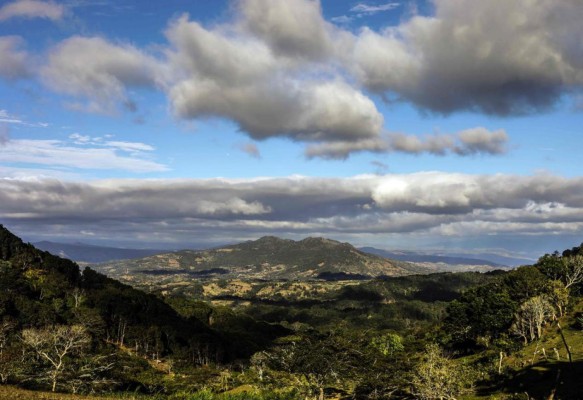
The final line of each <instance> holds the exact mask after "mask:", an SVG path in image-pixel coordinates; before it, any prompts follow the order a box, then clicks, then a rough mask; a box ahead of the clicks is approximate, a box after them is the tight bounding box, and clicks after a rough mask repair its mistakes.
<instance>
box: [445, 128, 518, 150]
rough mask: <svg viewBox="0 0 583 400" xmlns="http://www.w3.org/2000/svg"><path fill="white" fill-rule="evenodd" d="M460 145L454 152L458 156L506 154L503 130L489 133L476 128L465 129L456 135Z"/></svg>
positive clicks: (505, 136) (505, 140) (505, 137)
mask: <svg viewBox="0 0 583 400" xmlns="http://www.w3.org/2000/svg"><path fill="white" fill-rule="evenodd" d="M458 136H459V140H460V142H461V145H457V146H456V147H455V148H454V151H455V152H456V153H458V154H460V155H467V154H477V153H486V154H503V153H505V152H506V142H507V141H508V135H507V134H506V131H504V130H503V129H499V130H497V131H494V132H490V131H488V130H487V129H485V128H482V127H478V128H473V129H466V130H465V131H462V132H460V133H459V134H458Z"/></svg>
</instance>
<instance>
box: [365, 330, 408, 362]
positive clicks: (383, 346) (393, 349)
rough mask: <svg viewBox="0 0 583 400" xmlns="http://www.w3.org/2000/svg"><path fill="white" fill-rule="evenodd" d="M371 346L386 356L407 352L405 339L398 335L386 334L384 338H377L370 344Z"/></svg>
mask: <svg viewBox="0 0 583 400" xmlns="http://www.w3.org/2000/svg"><path fill="white" fill-rule="evenodd" d="M370 344H371V346H372V347H373V348H375V349H376V350H378V351H379V352H380V353H381V354H382V355H384V356H391V357H392V356H393V355H394V354H395V353H398V352H401V351H403V350H405V346H403V339H401V336H399V335H397V334H396V333H386V334H384V335H382V336H375V337H374V338H372V340H371V342H370Z"/></svg>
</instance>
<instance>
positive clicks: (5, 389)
mask: <svg viewBox="0 0 583 400" xmlns="http://www.w3.org/2000/svg"><path fill="white" fill-rule="evenodd" d="M0 399H2V400H33V399H34V400H297V399H299V397H298V396H297V395H296V394H295V392H293V391H281V392H257V391H254V390H249V388H248V387H245V388H243V389H241V390H236V389H235V390H232V391H230V392H227V393H220V394H216V393H213V392H211V391H207V390H203V391H200V392H197V393H177V394H173V395H169V396H166V395H141V394H135V393H116V394H111V395H91V396H87V395H77V394H65V393H51V392H40V391H32V390H25V389H20V388H17V387H15V386H7V385H0Z"/></svg>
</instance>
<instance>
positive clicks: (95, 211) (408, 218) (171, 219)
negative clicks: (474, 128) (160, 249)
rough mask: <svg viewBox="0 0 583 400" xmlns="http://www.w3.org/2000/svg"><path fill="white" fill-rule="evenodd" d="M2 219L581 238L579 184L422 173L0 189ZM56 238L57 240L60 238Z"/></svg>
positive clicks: (170, 239) (224, 235) (240, 230)
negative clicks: (571, 236)
mask: <svg viewBox="0 0 583 400" xmlns="http://www.w3.org/2000/svg"><path fill="white" fill-rule="evenodd" d="M0 218H1V219H2V221H6V223H7V224H9V225H10V224H14V225H17V226H22V227H24V226H29V227H30V228H31V227H32V226H33V225H34V226H35V229H38V230H39V231H38V234H39V235H42V234H43V232H46V233H47V234H49V233H50V234H51V235H53V237H59V235H62V236H63V238H69V239H73V238H75V235H77V234H78V232H80V231H92V232H94V233H95V235H96V236H95V238H94V239H102V240H115V238H120V239H121V238H123V239H124V240H126V241H129V242H132V241H133V242H136V243H138V242H140V241H144V240H145V239H144V238H145V237H147V236H148V235H150V237H149V239H147V240H146V241H147V242H148V243H153V242H156V241H157V240H161V241H162V242H161V243H168V244H172V243H181V244H182V243H185V242H190V243H192V242H197V241H199V242H200V241H203V242H204V241H207V240H208V241H212V240H214V241H215V242H222V243H224V242H229V241H236V240H238V239H240V238H241V237H246V238H248V237H259V236H261V235H265V234H275V235H283V236H288V237H290V236H291V237H301V236H308V235H324V236H331V237H335V238H344V239H345V240H356V241H358V242H360V243H363V242H364V243H366V242H367V241H368V242H371V241H372V242H378V241H380V240H383V238H386V239H387V240H388V238H391V237H392V235H395V234H398V235H399V236H400V237H431V238H450V239H448V240H461V239H467V238H468V237H474V238H478V239H479V238H486V237H491V236H492V235H493V236H496V235H514V237H516V238H518V237H528V236H533V235H535V236H536V235H545V236H552V235H573V234H581V233H583V178H573V179H565V178H560V177H557V176H551V175H535V176H511V175H466V174H451V173H439V172H425V173H415V174H408V175H381V176H373V175H365V176H356V177H352V178H307V177H301V176H292V177H288V178H269V179H267V178H265V179H239V180H226V179H204V180H174V181H156V180H145V181H137V180H112V181H99V182H94V183H90V184H89V183H74V182H62V181H58V180H30V179H29V180H16V179H2V180H0ZM55 235H56V236H55Z"/></svg>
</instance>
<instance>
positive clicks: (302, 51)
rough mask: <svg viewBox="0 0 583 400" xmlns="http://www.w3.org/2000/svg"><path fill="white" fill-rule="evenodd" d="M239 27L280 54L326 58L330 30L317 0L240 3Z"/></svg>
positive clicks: (330, 34) (247, 0)
mask: <svg viewBox="0 0 583 400" xmlns="http://www.w3.org/2000/svg"><path fill="white" fill-rule="evenodd" d="M238 5H239V10H240V12H241V18H242V24H243V25H244V26H245V28H246V29H247V30H248V31H250V32H252V33H253V34H255V35H257V36H258V37H259V38H261V39H262V40H263V41H265V43H267V44H268V46H269V47H270V48H271V49H272V50H273V51H274V52H275V53H276V54H280V55H285V56H289V57H292V58H295V57H299V58H305V59H308V60H322V59H327V58H328V56H329V55H330V54H331V52H332V50H333V43H332V37H331V36H332V32H333V28H332V26H331V25H329V24H328V23H327V22H326V21H325V20H324V18H323V17H322V10H321V8H320V2H319V1H317V0H300V1H289V0H240V1H239V3H238Z"/></svg>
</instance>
